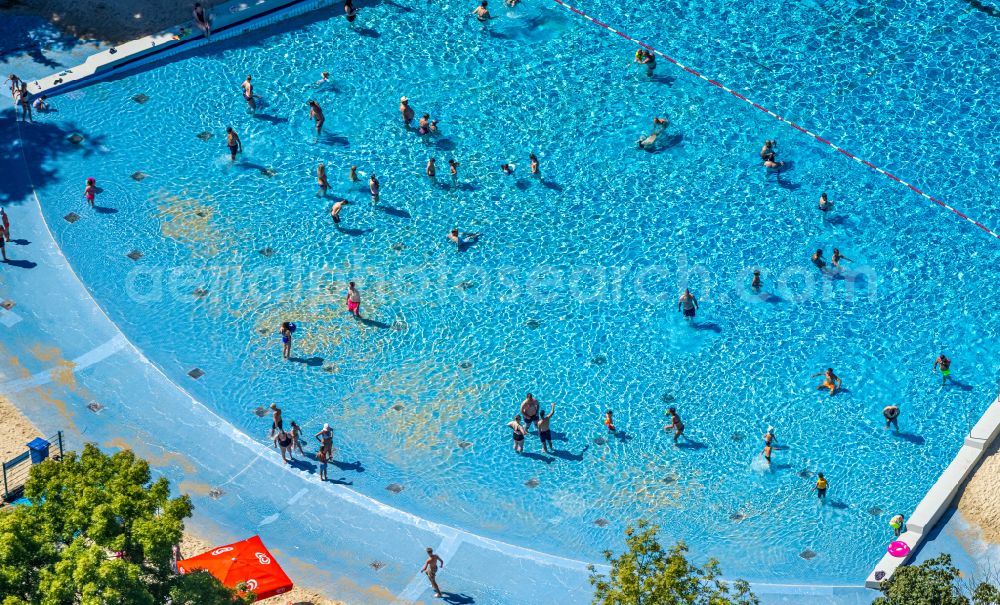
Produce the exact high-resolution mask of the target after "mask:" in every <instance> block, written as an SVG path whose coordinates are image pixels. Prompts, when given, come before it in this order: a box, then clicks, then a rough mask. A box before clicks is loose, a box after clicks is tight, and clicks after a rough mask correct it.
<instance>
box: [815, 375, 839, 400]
mask: <svg viewBox="0 0 1000 605" xmlns="http://www.w3.org/2000/svg"><path fill="white" fill-rule="evenodd" d="M817 376H822V377H823V384H821V385H819V386H817V387H816V389H817V390H820V391H822V390H823V389H830V397H833V394H834V393H836V392H837V389H839V388H840V387H841V385H842V384H843V383H842V382H841V381H840V378H838V377H837V375H836V374H834V373H833V368H827V369H826V371H825V372H820V373H818V374H813V375H812V376H810V378H816V377H817Z"/></svg>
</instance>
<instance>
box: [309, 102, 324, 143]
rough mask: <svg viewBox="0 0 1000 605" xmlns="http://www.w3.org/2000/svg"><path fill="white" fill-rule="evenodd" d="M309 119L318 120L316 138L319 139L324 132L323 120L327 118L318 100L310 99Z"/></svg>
mask: <svg viewBox="0 0 1000 605" xmlns="http://www.w3.org/2000/svg"><path fill="white" fill-rule="evenodd" d="M309 119H310V120H316V140H317V141H318V140H319V135H320V134H322V133H323V122H325V121H326V118H325V117H324V116H323V110H322V109H320V107H319V103H317V102H316V101H309Z"/></svg>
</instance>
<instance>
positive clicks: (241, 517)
mask: <svg viewBox="0 0 1000 605" xmlns="http://www.w3.org/2000/svg"><path fill="white" fill-rule="evenodd" d="M16 127H17V126H16V123H15V122H14V120H13V113H12V110H11V109H10V108H9V107H8V108H7V109H5V110H4V111H3V112H2V114H0V131H2V132H0V134H2V135H3V136H4V138H5V140H8V141H14V140H16V138H17V131H16ZM14 149H15V151H16V146H15V148H14ZM8 151H10V150H8ZM3 170H4V174H6V175H10V176H9V178H10V180H9V181H8V184H6V185H5V193H7V194H10V192H12V191H20V192H22V193H23V195H21V196H20V198H19V199H9V198H8V200H7V201H6V203H5V207H6V209H7V211H8V213H9V214H10V216H11V222H12V232H13V235H14V238H15V239H17V240H19V241H21V242H23V243H21V244H16V245H12V246H11V248H10V249H9V250H8V252H9V253H10V255H11V256H12V257H13V258H16V259H19V260H20V261H21V262H20V263H18V264H16V265H6V266H4V267H3V272H2V274H0V298H2V299H3V300H9V301H13V302H14V306H13V308H12V309H11V310H10V311H2V312H0V323H2V324H3V325H4V328H5V332H4V333H5V338H4V341H3V343H2V345H0V392H2V393H4V395H5V396H6V397H8V398H9V399H10V400H11V401H12V402H13V403H14V405H16V406H17V407H18V408H19V409H20V410H21V411H22V412H24V413H25V414H26V415H27V416H28V418H29V419H30V420H31V421H32V422H34V423H35V425H36V426H37V427H38V428H39V429H40V430H42V431H43V433H45V434H49V433H51V432H54V431H56V430H64V431H66V434H67V442H68V446H69V447H70V448H71V449H72V448H74V447H76V448H78V447H79V446H80V445H81V444H82V443H84V442H94V443H96V444H98V445H100V446H101V447H102V448H104V449H106V450H115V449H120V448H130V449H132V450H134V451H135V452H136V453H137V454H138V455H140V456H143V457H145V458H146V459H148V460H149V461H150V463H151V465H152V466H153V467H154V469H155V471H156V472H158V473H162V474H163V475H164V476H166V477H167V478H169V479H170V481H171V484H172V485H173V486H174V488H175V489H177V490H178V491H181V492H184V493H187V494H189V495H190V496H191V497H192V499H193V502H194V504H195V509H196V511H197V512H196V514H195V517H194V519H192V521H191V527H193V528H194V529H195V530H196V531H198V532H199V533H201V534H202V535H204V536H206V537H207V538H208V539H209V540H212V541H215V542H219V543H227V542H231V541H234V540H237V539H240V538H243V537H246V536H249V535H253V534H260V535H261V537H262V538H263V539H264V541H265V542H266V543H267V544H268V545H269V547H270V548H271V549H272V551H273V552H274V554H275V555H276V556H277V557H279V560H280V561H281V563H282V565H283V566H285V568H286V569H287V571H288V572H289V575H290V576H291V577H292V578H293V580H294V581H295V582H297V583H300V584H301V585H303V586H308V587H312V588H315V589H318V590H320V591H322V592H324V593H326V594H329V595H331V596H333V597H336V598H338V599H342V600H344V601H346V602H348V603H352V604H358V605H362V604H366V605H367V604H377V603H420V602H429V600H430V597H431V596H432V595H431V593H430V590H429V588H428V586H427V585H426V580H425V578H424V577H423V576H422V575H421V574H419V573H418V571H419V568H420V565H421V564H422V558H421V557H422V553H423V549H424V548H426V547H427V546H432V547H434V548H435V550H437V551H438V552H439V553H441V554H442V556H443V557H444V559H445V560H446V561H447V562H448V564H447V566H446V568H445V571H444V573H442V574H441V576H440V582H441V585H442V588H443V590H444V591H445V592H446V593H449V594H450V595H451V601H450V602H453V603H478V604H483V605H487V604H488V605H493V604H496V605H502V604H511V605H514V604H517V605H534V604H536V603H537V604H539V605H540V604H543V603H545V604H548V603H551V602H552V599H553V598H554V597H555V598H558V600H559V602H561V603H587V602H589V601H590V595H591V594H592V593H591V588H590V586H589V584H588V581H587V571H586V569H585V565H586V563H588V562H586V561H574V560H570V559H564V558H560V557H554V556H549V555H546V554H544V553H539V552H534V551H530V550H526V549H523V548H518V547H514V546H510V545H506V544H502V543H498V542H494V541H491V540H488V539H485V538H481V537H479V536H476V535H473V534H468V533H465V532H462V531H460V530H456V529H452V528H449V527H446V526H441V525H438V524H435V523H433V522H430V521H427V520H424V519H421V518H418V517H413V516H411V515H409V514H407V513H404V512H402V511H399V510H396V509H393V508H391V507H390V506H386V505H382V504H380V503H378V502H375V501H372V500H369V499H367V498H365V497H364V496H361V495H359V494H357V493H355V492H353V491H351V490H350V487H349V484H350V482H351V480H352V475H353V474H354V473H356V472H357V471H356V470H350V467H349V466H348V467H345V470H342V471H339V472H332V471H331V478H333V479H338V480H340V481H342V482H343V483H345V484H347V485H338V484H333V483H330V482H327V483H326V484H323V483H321V482H320V481H319V480H318V478H317V477H316V476H315V475H313V474H312V473H310V472H304V471H300V472H289V471H288V470H287V469H286V468H284V467H283V465H281V463H280V461H279V458H278V456H277V454H276V453H274V452H273V451H271V450H269V449H268V448H266V447H264V446H263V445H261V444H259V443H257V442H254V441H253V440H251V439H250V438H249V437H247V436H246V435H245V434H243V433H242V432H240V431H238V430H237V429H236V428H235V427H233V426H232V425H230V424H229V423H227V422H226V421H224V420H222V419H221V418H219V417H218V416H216V415H215V414H213V413H212V412H211V411H210V410H208V409H207V408H205V407H204V406H203V405H201V404H200V403H199V402H197V401H195V400H194V399H192V398H191V397H190V396H189V395H187V394H186V393H185V392H184V391H183V390H182V389H181V388H180V387H178V386H177V385H175V384H174V383H172V382H171V381H170V380H168V379H167V378H166V377H165V376H164V375H163V374H162V373H161V372H160V371H159V370H158V369H157V368H155V367H154V366H153V365H152V364H150V363H149V362H148V361H147V360H146V359H145V358H144V357H143V356H142V354H141V353H140V352H139V351H138V350H137V349H135V348H134V347H132V345H131V344H129V342H128V341H127V340H126V339H125V338H124V336H123V335H122V334H121V333H120V332H119V330H118V329H117V327H116V326H115V325H114V324H113V323H112V322H111V321H110V320H109V319H108V318H107V317H106V316H105V315H104V314H103V312H102V311H101V310H100V308H99V307H98V306H97V305H96V303H95V302H94V301H93V300H92V299H91V298H90V296H89V294H88V293H87V292H86V290H85V289H84V287H83V285H82V284H81V283H80V282H79V280H78V278H77V277H76V275H75V274H74V273H73V271H72V270H71V268H70V267H69V265H68V264H67V263H66V260H65V258H64V257H63V256H62V253H61V251H60V249H59V247H58V246H57V245H56V243H55V241H54V240H53V239H52V237H51V234H50V233H49V231H48V228H47V226H46V224H45V222H44V220H43V218H42V215H41V213H40V208H39V206H38V204H37V202H36V201H35V199H34V196H33V193H32V192H31V191H30V182H29V181H28V178H27V175H26V173H25V166H24V163H23V161H22V162H19V161H18V156H17V154H16V153H14V152H11V153H7V154H5V155H4V156H3ZM93 403H97V404H99V407H98V406H92V407H94V408H95V409H97V410H98V411H96V412H95V411H92V410H91V409H90V408H89V407H88V406H91V404H93ZM214 490H220V491H221V495H220V494H219V492H216V491H214ZM213 496H215V497H213ZM376 568H377V569H376ZM860 581H861V580H860V579H859V584H860ZM755 590H756V591H757V592H758V593H760V594H761V596H762V597H763V602H765V603H793V602H794V603H838V604H853V603H867V602H870V600H871V598H872V596H873V595H872V593H871V592H869V591H866V590H864V589H863V588H860V587H858V588H855V587H829V586H820V587H812V586H789V585H763V584H762V585H755Z"/></svg>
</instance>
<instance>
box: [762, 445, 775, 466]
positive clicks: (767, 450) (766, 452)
mask: <svg viewBox="0 0 1000 605" xmlns="http://www.w3.org/2000/svg"><path fill="white" fill-rule="evenodd" d="M772 451H774V448H773V447H771V446H770V445H767V444H765V445H764V460H767V465H768V466H771V452H772Z"/></svg>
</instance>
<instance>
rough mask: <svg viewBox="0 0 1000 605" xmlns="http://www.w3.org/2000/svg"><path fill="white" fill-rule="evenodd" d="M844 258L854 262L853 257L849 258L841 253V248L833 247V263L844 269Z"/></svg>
mask: <svg viewBox="0 0 1000 605" xmlns="http://www.w3.org/2000/svg"><path fill="white" fill-rule="evenodd" d="M842 260H846V261H848V262H851V263H853V262H854V261H852V260H851V259H849V258H847V257H846V256H844V255H843V254H841V253H840V250H838V249H837V248H834V249H833V259H832V261H831V262H832V264H833V266H834V267H836V268H838V269H843V268H844V267H843V266H842V265H841V264H840V261H842Z"/></svg>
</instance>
